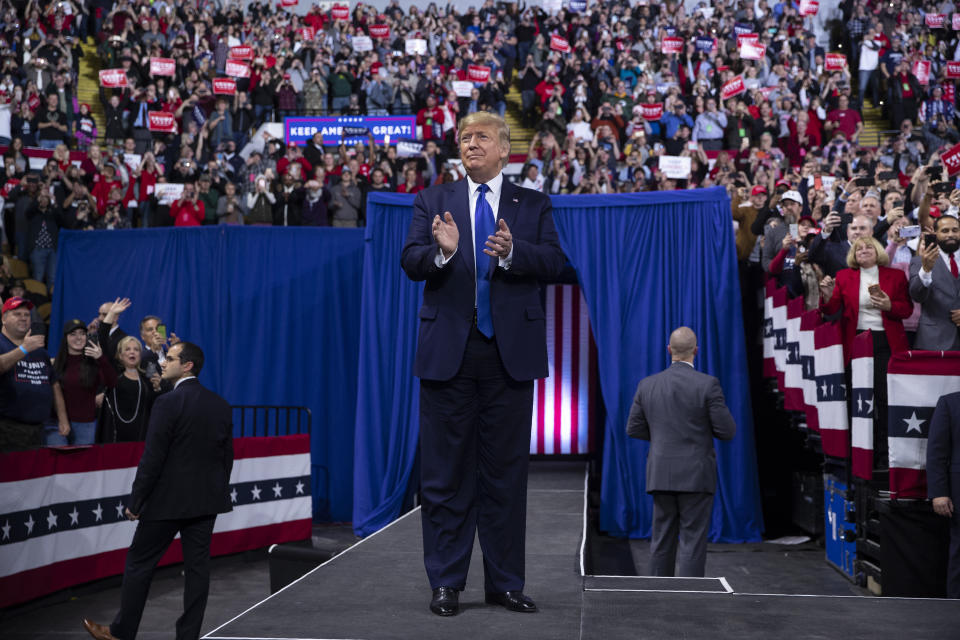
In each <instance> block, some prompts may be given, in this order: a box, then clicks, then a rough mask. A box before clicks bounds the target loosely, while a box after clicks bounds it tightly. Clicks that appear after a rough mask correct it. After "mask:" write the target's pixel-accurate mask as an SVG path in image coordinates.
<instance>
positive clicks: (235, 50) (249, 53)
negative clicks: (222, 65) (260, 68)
mask: <svg viewBox="0 0 960 640" xmlns="http://www.w3.org/2000/svg"><path fill="white" fill-rule="evenodd" d="M230 57H231V58H233V59H234V60H253V47H251V46H248V45H243V46H240V47H230Z"/></svg>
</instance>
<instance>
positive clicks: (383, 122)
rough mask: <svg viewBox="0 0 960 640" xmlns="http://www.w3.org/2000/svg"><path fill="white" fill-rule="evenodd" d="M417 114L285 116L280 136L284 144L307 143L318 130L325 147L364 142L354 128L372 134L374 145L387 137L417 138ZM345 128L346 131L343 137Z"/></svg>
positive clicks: (365, 135) (364, 136) (363, 138)
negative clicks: (342, 143) (366, 130)
mask: <svg viewBox="0 0 960 640" xmlns="http://www.w3.org/2000/svg"><path fill="white" fill-rule="evenodd" d="M416 125H417V118H416V116H312V117H295V118H284V120H283V135H284V139H285V142H286V143H287V144H289V143H291V142H295V143H297V144H300V145H302V144H306V143H307V140H309V139H310V138H312V137H313V134H315V133H317V132H318V131H320V132H322V133H323V144H324V145H326V146H336V145H339V144H340V142H341V140H342V141H343V142H344V144H347V145H353V144H357V143H358V142H362V143H364V144H366V143H367V142H368V138H367V134H366V133H363V134H361V135H357V133H356V130H358V129H368V130H369V131H371V132H372V133H373V139H374V140H375V141H376V142H377V144H384V143H385V142H386V136H390V142H391V143H394V142H396V141H397V140H416V138H417V135H416V131H417V129H416ZM344 129H346V133H347V134H348V135H347V136H346V137H345V138H342V136H343V134H344Z"/></svg>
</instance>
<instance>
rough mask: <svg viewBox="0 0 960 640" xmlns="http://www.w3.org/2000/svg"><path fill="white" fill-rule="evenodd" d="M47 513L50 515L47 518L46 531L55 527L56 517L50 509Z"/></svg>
mask: <svg viewBox="0 0 960 640" xmlns="http://www.w3.org/2000/svg"><path fill="white" fill-rule="evenodd" d="M47 513H49V514H50V515H48V516H47V530H48V531H49V530H50V529H53V528H54V527H55V526H57V516H56V515H54V513H53V510H52V509H50V510H49V511H48V512H47Z"/></svg>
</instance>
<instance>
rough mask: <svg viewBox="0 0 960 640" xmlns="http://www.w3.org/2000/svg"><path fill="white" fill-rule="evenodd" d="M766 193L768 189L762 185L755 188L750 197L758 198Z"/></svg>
mask: <svg viewBox="0 0 960 640" xmlns="http://www.w3.org/2000/svg"><path fill="white" fill-rule="evenodd" d="M766 192H767V188H766V187H765V186H763V185H762V184H758V185H757V186H755V187H754V188H753V189H751V190H750V195H752V196H758V195H760V194H761V193H766Z"/></svg>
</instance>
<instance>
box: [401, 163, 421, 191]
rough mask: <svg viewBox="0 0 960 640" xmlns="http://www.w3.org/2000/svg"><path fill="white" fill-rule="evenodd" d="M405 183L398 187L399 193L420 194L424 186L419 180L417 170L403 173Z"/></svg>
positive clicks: (408, 170)
mask: <svg viewBox="0 0 960 640" xmlns="http://www.w3.org/2000/svg"><path fill="white" fill-rule="evenodd" d="M403 177H404V183H403V184H401V185H399V186H398V187H397V193H420V192H421V191H423V185H422V184H420V181H419V180H418V179H417V178H418V177H417V170H416V169H407V170H406V171H404V172H403Z"/></svg>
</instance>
